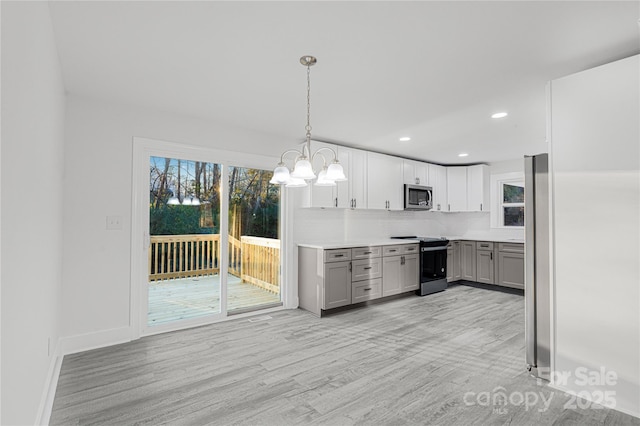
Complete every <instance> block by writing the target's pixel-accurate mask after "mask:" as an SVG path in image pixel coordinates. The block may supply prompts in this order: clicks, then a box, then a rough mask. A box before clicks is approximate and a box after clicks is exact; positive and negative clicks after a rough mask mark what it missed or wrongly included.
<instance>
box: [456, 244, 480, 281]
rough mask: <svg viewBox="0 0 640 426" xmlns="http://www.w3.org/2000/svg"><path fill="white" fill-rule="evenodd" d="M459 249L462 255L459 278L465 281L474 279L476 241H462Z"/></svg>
mask: <svg viewBox="0 0 640 426" xmlns="http://www.w3.org/2000/svg"><path fill="white" fill-rule="evenodd" d="M460 251H461V252H462V256H461V257H460V268H461V279H463V280H467V281H475V280H476V242H475V241H462V242H461V243H460Z"/></svg>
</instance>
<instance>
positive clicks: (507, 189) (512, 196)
mask: <svg viewBox="0 0 640 426" xmlns="http://www.w3.org/2000/svg"><path fill="white" fill-rule="evenodd" d="M502 195H503V202H504V203H524V187H522V186H517V185H510V184H508V183H505V184H504V185H502Z"/></svg>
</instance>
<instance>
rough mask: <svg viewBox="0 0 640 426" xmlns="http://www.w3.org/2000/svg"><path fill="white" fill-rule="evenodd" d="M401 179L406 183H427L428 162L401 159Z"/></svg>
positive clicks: (424, 184) (425, 184)
mask: <svg viewBox="0 0 640 426" xmlns="http://www.w3.org/2000/svg"><path fill="white" fill-rule="evenodd" d="M402 170H403V181H404V183H406V184H408V185H423V186H427V185H428V184H429V164H428V163H423V162H422V161H415V160H402Z"/></svg>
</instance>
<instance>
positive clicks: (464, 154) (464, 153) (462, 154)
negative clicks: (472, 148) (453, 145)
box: [458, 152, 469, 157]
mask: <svg viewBox="0 0 640 426" xmlns="http://www.w3.org/2000/svg"><path fill="white" fill-rule="evenodd" d="M468 155H469V154H467V153H466V152H461V153H460V154H458V157H466V156H468Z"/></svg>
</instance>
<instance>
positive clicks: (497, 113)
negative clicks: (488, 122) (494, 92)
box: [491, 112, 509, 118]
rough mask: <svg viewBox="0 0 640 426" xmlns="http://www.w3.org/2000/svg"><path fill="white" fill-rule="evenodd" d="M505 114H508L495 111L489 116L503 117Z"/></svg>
mask: <svg viewBox="0 0 640 426" xmlns="http://www.w3.org/2000/svg"><path fill="white" fill-rule="evenodd" d="M507 115H509V114H507V113H506V112H496V113H495V114H493V115H492V116H491V118H504V117H506V116H507Z"/></svg>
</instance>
